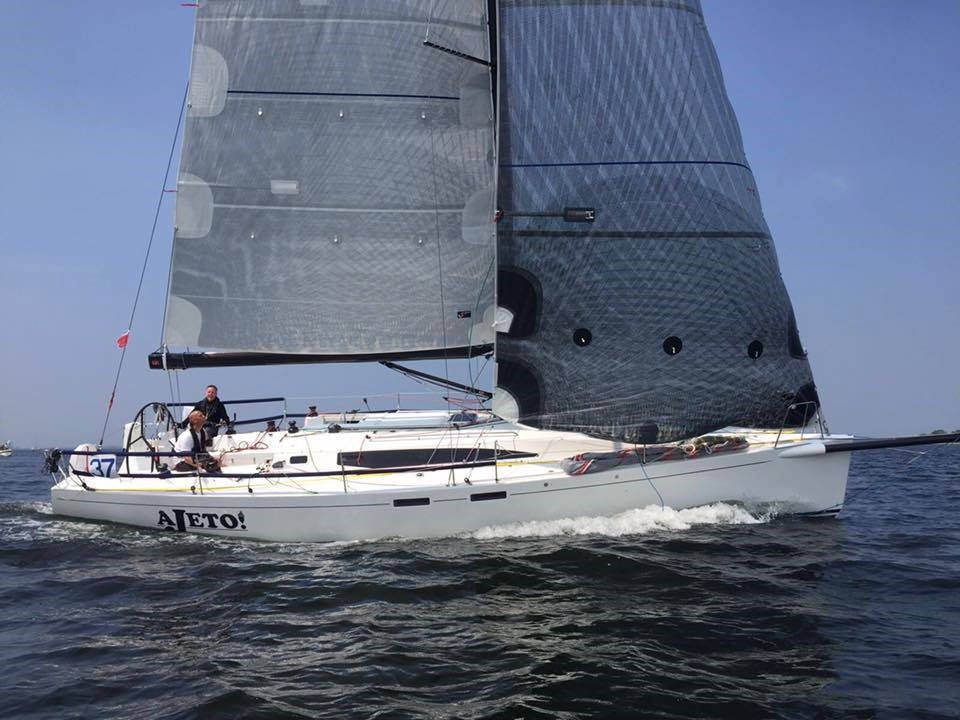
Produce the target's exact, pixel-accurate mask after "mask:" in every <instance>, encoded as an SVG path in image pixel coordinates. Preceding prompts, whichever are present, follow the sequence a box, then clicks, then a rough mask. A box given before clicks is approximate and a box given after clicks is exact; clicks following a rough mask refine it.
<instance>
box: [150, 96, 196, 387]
mask: <svg viewBox="0 0 960 720" xmlns="http://www.w3.org/2000/svg"><path fill="white" fill-rule="evenodd" d="M189 92H190V83H189V82H187V86H186V87H185V88H184V89H183V101H182V102H181V103H180V116H179V117H178V118H177V132H175V133H174V135H173V146H172V147H171V148H170V159H169V160H167V174H166V175H164V178H163V185H164V187H166V185H167V177H168V176H169V174H170V160H172V159H173V149H174V148H175V147H176V146H177V136H178V135H179V134H180V126H181V125H182V124H183V111H184V108H185V107H186V105H187V95H188V93H189ZM158 212H159V209H158ZM153 223H154V227H156V223H157V220H156V218H154V221H153ZM174 236H176V228H174ZM151 241H152V238H151ZM174 245H176V243H175V242H171V243H170V263H169V268H170V271H169V272H168V273H167V292H166V294H165V295H164V298H165V300H164V303H163V320H162V321H161V323H160V345H161V347H162V348H163V353H164V355H166V353H167V346H166V345H165V344H164V342H163V332H164V328H165V327H166V326H167V310H168V309H169V308H168V307H167V306H168V305H169V304H170V289H171V287H172V286H173V251H174ZM179 382H180V380H179V378H178V379H177V383H178V384H179Z"/></svg>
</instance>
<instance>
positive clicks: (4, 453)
mask: <svg viewBox="0 0 960 720" xmlns="http://www.w3.org/2000/svg"><path fill="white" fill-rule="evenodd" d="M11 455H13V445H11V444H10V443H9V442H4V443H0V457H10V456H11Z"/></svg>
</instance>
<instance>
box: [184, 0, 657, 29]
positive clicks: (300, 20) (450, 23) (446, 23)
mask: <svg viewBox="0 0 960 720" xmlns="http://www.w3.org/2000/svg"><path fill="white" fill-rule="evenodd" d="M621 1H622V0H621ZM634 1H635V2H657V1H661V2H664V1H666V0H634ZM237 22H240V23H246V22H262V23H293V24H296V25H305V24H307V23H324V24H342V25H349V24H354V25H414V26H417V27H420V26H422V25H423V24H424V22H425V18H422V17H413V18H306V17H292V18H280V17H260V18H252V17H209V18H197V23H198V24H199V23H213V24H215V23H237ZM430 22H431V23H433V24H436V25H441V26H443V27H447V28H459V29H461V30H472V31H477V30H478V27H477V26H476V25H473V24H471V23H467V22H457V21H456V20H443V19H440V20H436V19H433V18H431V20H430Z"/></svg>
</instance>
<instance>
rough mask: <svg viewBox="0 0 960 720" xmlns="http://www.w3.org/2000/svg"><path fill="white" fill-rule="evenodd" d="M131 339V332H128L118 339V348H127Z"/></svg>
mask: <svg viewBox="0 0 960 720" xmlns="http://www.w3.org/2000/svg"><path fill="white" fill-rule="evenodd" d="M129 339H130V331H129V330H127V331H126V332H125V333H124V334H123V335H121V336H120V337H118V338H117V347H118V348H125V347H126V346H127V341H128V340H129Z"/></svg>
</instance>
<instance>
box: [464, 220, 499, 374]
mask: <svg viewBox="0 0 960 720" xmlns="http://www.w3.org/2000/svg"><path fill="white" fill-rule="evenodd" d="M494 245H496V236H494ZM496 262H497V253H496V250H494V253H493V257H492V258H491V259H490V264H489V265H487V273H486V275H484V276H483V282H482V283H480V292H479V293H477V303H476V305H474V306H473V313H474V315H475V316H477V317H479V318H480V320H481V321H482V320H483V316H482V314H481V313H480V298H481V297H482V296H483V289H484V288H485V287H486V286H487V280H488V279H489V278H490V271H491V270H493V267H494V265H495V264H496ZM496 291H497V289H496V287H494V289H493V296H494V297H496V296H497V292H496ZM493 310H494V312H493V342H494V347H496V342H497V312H496V310H497V307H496V303H494V307H493ZM474 327H476V323H474V324H473V325H471V326H470V332H469V334H468V335H467V345H468V346H470V347H473V328H474ZM482 357H483V356H479V357H478V358H477V362H478V364H479V360H480V358H482ZM473 361H474V358H469V359H468V360H467V373H468V377H469V379H470V386H471V387H474V388H475V387H477V386H478V385H479V380H480V374H481V373H482V372H483V368H482V367H481V369H480V370H478V371H477V374H476V375H474V373H473ZM483 367H486V361H484V363H483Z"/></svg>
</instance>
